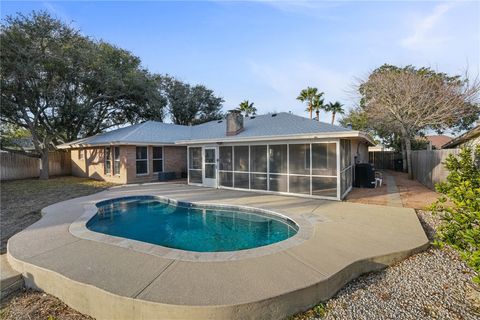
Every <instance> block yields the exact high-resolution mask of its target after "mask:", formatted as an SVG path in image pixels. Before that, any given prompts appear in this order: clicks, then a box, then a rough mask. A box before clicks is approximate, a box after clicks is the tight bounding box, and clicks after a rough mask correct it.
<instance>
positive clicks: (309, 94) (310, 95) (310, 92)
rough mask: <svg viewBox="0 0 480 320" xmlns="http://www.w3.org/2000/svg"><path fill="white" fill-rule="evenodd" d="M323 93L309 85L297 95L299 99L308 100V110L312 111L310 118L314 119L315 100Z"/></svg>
mask: <svg viewBox="0 0 480 320" xmlns="http://www.w3.org/2000/svg"><path fill="white" fill-rule="evenodd" d="M322 95H323V92H320V93H318V89H317V88H312V87H307V89H303V90H302V91H300V95H299V96H298V97H297V100H300V101H302V102H307V105H308V107H307V111H308V112H309V113H310V119H312V112H313V101H314V100H315V99H316V98H317V97H318V98H320V97H321V96H322Z"/></svg>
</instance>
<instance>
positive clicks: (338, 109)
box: [325, 101, 345, 124]
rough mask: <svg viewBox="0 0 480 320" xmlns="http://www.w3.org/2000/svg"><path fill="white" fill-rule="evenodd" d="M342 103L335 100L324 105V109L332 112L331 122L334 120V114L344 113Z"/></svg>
mask: <svg viewBox="0 0 480 320" xmlns="http://www.w3.org/2000/svg"><path fill="white" fill-rule="evenodd" d="M342 107H343V105H342V104H341V103H340V102H338V101H335V103H332V102H330V103H329V104H327V105H326V106H325V111H328V112H331V113H332V124H333V123H334V122H335V115H336V114H337V113H338V114H344V113H345V111H344V110H343V108H342Z"/></svg>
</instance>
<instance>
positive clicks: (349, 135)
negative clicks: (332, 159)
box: [175, 131, 375, 146]
mask: <svg viewBox="0 0 480 320" xmlns="http://www.w3.org/2000/svg"><path fill="white" fill-rule="evenodd" d="M328 138H362V139H365V140H367V141H368V142H369V143H370V144H371V145H372V146H373V145H375V143H374V141H373V139H372V138H371V137H370V136H369V135H367V134H365V133H363V132H361V131H343V132H325V133H316V134H308V135H305V134H295V135H283V136H278V135H277V136H257V137H245V138H238V137H228V138H222V139H203V140H179V141H176V142H175V144H177V145H191V144H207V143H218V142H225V143H227V142H256V141H267V140H268V141H276V140H293V139H298V140H300V139H305V140H306V139H328Z"/></svg>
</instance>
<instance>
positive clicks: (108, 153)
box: [104, 147, 112, 175]
mask: <svg viewBox="0 0 480 320" xmlns="http://www.w3.org/2000/svg"><path fill="white" fill-rule="evenodd" d="M104 152H105V174H106V175H108V174H110V173H111V172H112V153H111V150H110V147H105V150H104Z"/></svg>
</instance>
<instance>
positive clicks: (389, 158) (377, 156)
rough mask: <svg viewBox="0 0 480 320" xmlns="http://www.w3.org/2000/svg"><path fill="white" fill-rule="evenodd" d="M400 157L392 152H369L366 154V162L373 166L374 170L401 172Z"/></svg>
mask: <svg viewBox="0 0 480 320" xmlns="http://www.w3.org/2000/svg"><path fill="white" fill-rule="evenodd" d="M398 160H400V161H401V160H402V155H401V154H399V153H396V152H394V151H370V152H368V162H369V163H371V164H373V166H374V167H375V169H389V170H401V169H402V164H401V162H400V163H399V164H398V163H397V162H398Z"/></svg>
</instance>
